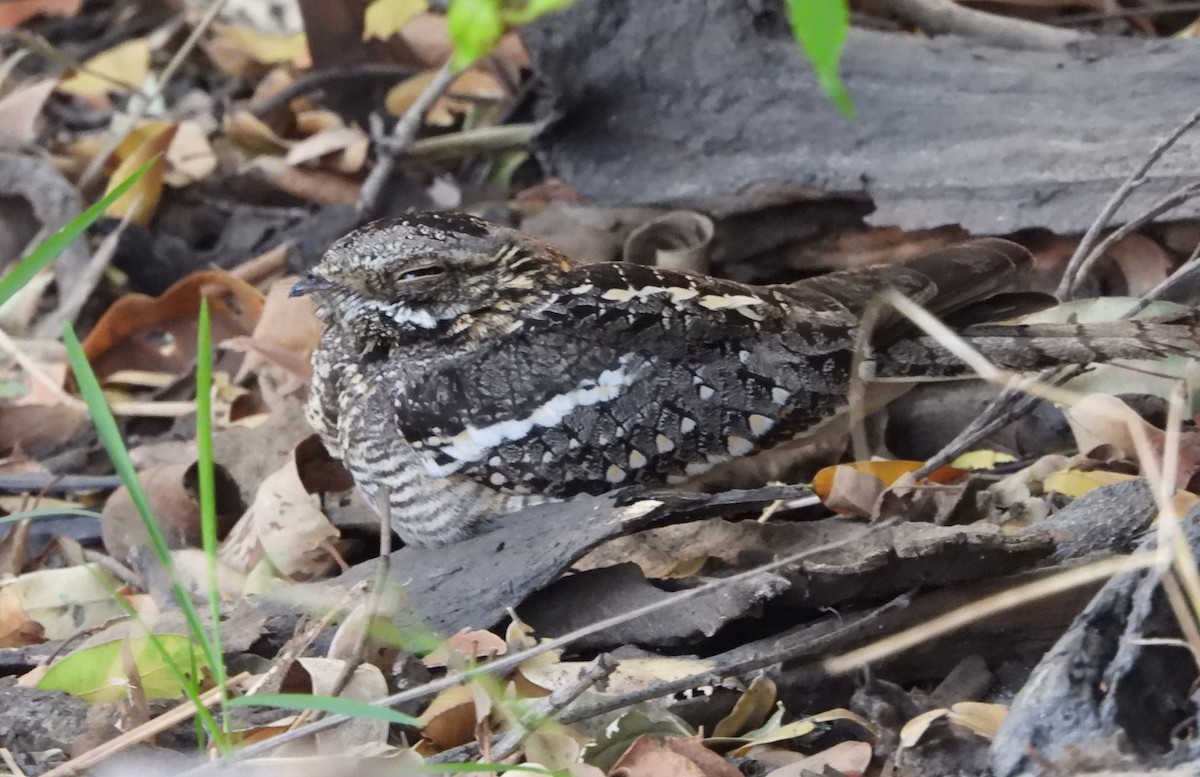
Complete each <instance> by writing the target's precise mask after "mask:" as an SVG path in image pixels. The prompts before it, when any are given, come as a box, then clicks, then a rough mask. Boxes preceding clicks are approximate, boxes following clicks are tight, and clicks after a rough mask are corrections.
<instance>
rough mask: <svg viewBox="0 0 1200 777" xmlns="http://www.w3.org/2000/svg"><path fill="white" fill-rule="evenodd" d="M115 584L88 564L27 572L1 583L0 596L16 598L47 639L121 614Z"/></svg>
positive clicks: (105, 574)
mask: <svg viewBox="0 0 1200 777" xmlns="http://www.w3.org/2000/svg"><path fill="white" fill-rule="evenodd" d="M117 585H118V582H117V580H116V579H114V578H113V577H112V576H111V575H110V574H109V573H108V572H107V571H105V570H104V569H103V568H102V567H100V566H97V565H95V564H88V565H85V566H77V567H64V568H62V569H43V570H38V571H37V572H28V573H26V574H24V575H21V576H20V577H17V578H16V579H14V580H11V581H9V582H8V583H6V584H4V585H3V586H0V598H2V597H6V596H11V597H15V598H16V599H17V600H18V601H19V602H20V603H21V609H22V610H24V613H25V615H26V617H28V618H29V619H30V620H32V621H35V622H37V623H38V624H40V625H41V626H42V628H43V629H44V630H45V636H46V639H65V638H66V637H69V636H71V635H73V634H78V633H79V632H80V631H87V630H89V629H92V628H95V627H97V626H100V625H103V624H104V623H107V622H108V621H110V620H112V619H113V618H119V617H121V616H122V615H124V613H125V611H124V610H123V609H122V608H121V606H120V605H119V604H118V603H117V602H116V601H115V600H114V599H113V596H112V593H111V589H112V588H115V587H116V586H117Z"/></svg>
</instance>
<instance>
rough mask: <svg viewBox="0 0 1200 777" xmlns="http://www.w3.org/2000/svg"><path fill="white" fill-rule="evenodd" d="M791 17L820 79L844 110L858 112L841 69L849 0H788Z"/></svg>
mask: <svg viewBox="0 0 1200 777" xmlns="http://www.w3.org/2000/svg"><path fill="white" fill-rule="evenodd" d="M787 10H788V18H789V19H790V20H791V23H792V33H793V34H794V35H795V36H796V41H797V42H798V43H799V44H800V46H801V47H802V48H803V49H804V53H805V54H807V55H808V59H809V61H811V62H812V66H813V71H814V72H815V73H816V75H817V83H819V84H820V85H821V88H822V89H823V90H825V94H826V95H828V96H829V99H830V100H832V101H833V104H834V105H836V106H837V107H838V108H839V109H840V110H841V112H842V113H844V114H846V115H847V116H853V115H854V103H853V102H852V101H851V100H850V94H849V93H848V92H847V91H846V87H845V85H844V84H843V83H842V77H841V75H840V74H839V73H838V63H839V62H840V60H841V58H842V45H843V44H844V43H845V42H846V31H847V30H849V29H850V7H849V5H848V4H847V2H846V0H787Z"/></svg>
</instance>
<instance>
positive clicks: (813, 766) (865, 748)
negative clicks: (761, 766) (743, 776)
mask: <svg viewBox="0 0 1200 777" xmlns="http://www.w3.org/2000/svg"><path fill="white" fill-rule="evenodd" d="M871 754H872V748H871V744H870V743H869V742H838V743H837V744H836V745H834V746H833V747H830V748H828V749H826V750H822V751H821V752H819V753H813V754H812V755H809V756H805V757H804V758H802V759H800V760H799V761H796V762H795V763H791V764H788V765H787V766H783V767H780V768H779V769H776V770H774V771H771V772H767V775H766V777H808V775H810V774H826V773H827V771H826V767H828V768H829V769H832V770H833V771H835V772H837V773H838V774H844V775H846V777H861V775H862V774H863V773H864V772H866V771H867V767H868V766H870V765H871Z"/></svg>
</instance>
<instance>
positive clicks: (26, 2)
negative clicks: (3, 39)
mask: <svg viewBox="0 0 1200 777" xmlns="http://www.w3.org/2000/svg"><path fill="white" fill-rule="evenodd" d="M81 7H83V0H7V1H6V2H3V3H0V30H11V29H12V28H13V27H16V26H18V25H20V24H21V23H22V22H24V21H25V20H27V19H32V18H33V17H35V16H40V15H46V16H74V15H75V14H77V13H79V9H80V8H81Z"/></svg>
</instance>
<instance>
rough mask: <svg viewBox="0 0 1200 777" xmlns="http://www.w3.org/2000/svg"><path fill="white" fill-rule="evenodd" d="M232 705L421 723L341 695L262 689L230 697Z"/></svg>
mask: <svg viewBox="0 0 1200 777" xmlns="http://www.w3.org/2000/svg"><path fill="white" fill-rule="evenodd" d="M229 706H231V707H277V708H279V709H283V710H317V711H318V712H331V713H334V714H336V715H345V716H347V717H350V718H370V719H372V720H385V721H387V722H388V723H399V724H400V725H402V726H420V725H421V721H420V719H419V718H414V717H413V716H412V715H405V714H404V713H403V712H397V711H396V710H394V709H391V708H389V707H376V706H375V705H373V704H368V703H367V702H365V701H357V700H355V699H343V698H341V697H338V696H315V695H313V694H310V693H263V694H258V695H255V696H239V697H237V698H236V699H230V700H229Z"/></svg>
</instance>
